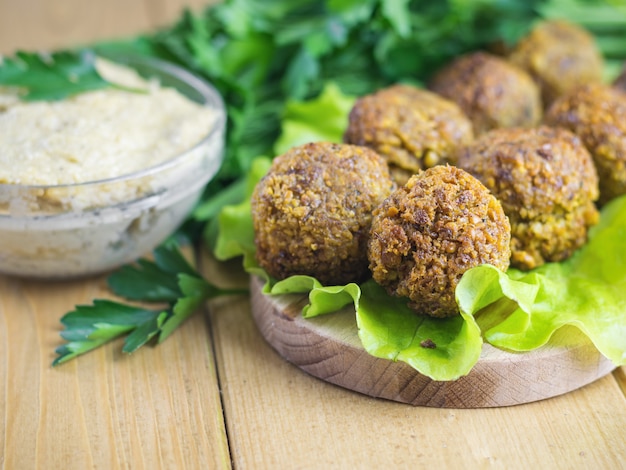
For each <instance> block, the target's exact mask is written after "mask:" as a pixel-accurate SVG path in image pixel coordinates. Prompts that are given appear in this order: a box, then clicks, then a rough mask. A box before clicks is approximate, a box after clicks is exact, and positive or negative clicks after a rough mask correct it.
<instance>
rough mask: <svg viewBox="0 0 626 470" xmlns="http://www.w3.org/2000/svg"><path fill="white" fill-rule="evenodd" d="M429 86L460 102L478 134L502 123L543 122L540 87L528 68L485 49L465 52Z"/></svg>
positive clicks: (521, 124)
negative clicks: (469, 52) (527, 70)
mask: <svg viewBox="0 0 626 470" xmlns="http://www.w3.org/2000/svg"><path fill="white" fill-rule="evenodd" d="M429 88H430V89H431V90H432V91H434V92H435V93H438V94H440V95H441V96H443V97H445V98H448V99H450V100H452V101H454V102H455V103H457V104H458V105H459V106H460V107H461V109H462V110H463V112H464V113H465V114H466V115H467V116H468V117H469V118H470V120H471V121H472V125H473V128H474V134H475V135H476V136H478V135H479V134H482V133H483V132H486V131H488V130H490V129H496V128H500V127H532V126H534V125H536V124H538V123H539V121H540V120H541V115H542V104H541V98H540V94H539V88H538V87H537V85H536V84H535V82H534V81H533V80H532V78H531V77H530V75H528V74H527V73H526V72H525V71H524V70H522V69H520V68H519V67H517V66H515V65H513V64H511V63H509V62H507V61H505V60H504V59H501V58H500V57H497V56H494V55H492V54H488V53H485V52H475V53H471V54H467V55H464V56H461V57H459V58H457V59H455V60H453V61H452V62H451V63H450V64H448V65H447V66H446V67H444V68H443V69H442V70H440V71H439V72H438V73H437V74H435V76H434V78H433V80H432V81H431V82H430V85H429Z"/></svg>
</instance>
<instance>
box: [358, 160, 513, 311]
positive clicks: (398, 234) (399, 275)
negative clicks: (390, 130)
mask: <svg viewBox="0 0 626 470" xmlns="http://www.w3.org/2000/svg"><path fill="white" fill-rule="evenodd" d="M510 236H511V228H510V225H509V221H508V219H507V217H506V216H505V214H504V211H503V210H502V207H501V205H500V203H499V202H498V201H497V200H496V198H495V197H494V196H493V195H492V194H490V193H489V191H488V190H487V188H485V186H484V185H483V184H482V183H480V182H479V181H478V180H477V179H476V178H474V177H473V176H471V175H470V174H469V173H467V172H465V171H464V170H461V169H460V168H457V167H454V166H448V165H445V166H444V165H440V166H436V167H433V168H430V169H427V170H425V171H422V172H420V173H418V174H416V175H414V176H412V177H411V178H410V179H409V181H408V182H407V183H406V185H404V186H402V187H400V188H398V189H397V190H396V191H394V192H393V193H392V194H391V195H390V196H389V197H388V198H387V199H385V201H384V202H383V203H382V205H381V206H379V207H378V208H377V209H376V210H375V211H374V217H373V220H372V228H371V236H370V241H369V244H368V257H369V261H370V270H371V271H372V275H373V278H374V280H375V281H376V282H377V283H378V284H380V285H381V286H383V287H384V288H385V289H386V290H387V292H388V293H389V294H390V295H396V296H401V297H408V298H409V299H410V302H409V306H410V307H411V308H412V309H414V310H415V311H417V312H419V313H423V314H427V315H431V316H434V317H448V316H454V315H458V313H459V310H458V306H457V304H456V301H455V294H454V291H455V289H456V286H457V284H458V283H459V281H460V279H461V277H462V275H463V273H465V271H467V270H468V269H470V268H472V267H474V266H478V265H481V264H492V265H494V266H496V267H498V268H499V269H501V270H503V271H505V270H506V269H507V268H508V266H509V257H510V254H511V252H510Z"/></svg>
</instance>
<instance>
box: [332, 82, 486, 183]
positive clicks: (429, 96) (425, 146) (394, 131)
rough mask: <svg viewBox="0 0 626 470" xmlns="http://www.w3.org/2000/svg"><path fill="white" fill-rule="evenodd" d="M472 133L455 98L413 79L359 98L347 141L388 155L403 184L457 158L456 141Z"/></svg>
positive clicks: (463, 140)
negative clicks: (420, 85)
mask: <svg viewBox="0 0 626 470" xmlns="http://www.w3.org/2000/svg"><path fill="white" fill-rule="evenodd" d="M473 138H474V135H473V132H472V123H471V122H470V120H469V119H468V118H467V117H466V116H465V115H464V114H463V112H462V111H461V109H460V108H459V107H458V106H457V105H456V104H455V103H453V102H452V101H450V100H447V99H445V98H442V97H441V96H438V95H436V94H435V93H432V92H430V91H428V90H422V89H419V88H416V87H414V86H410V85H393V86H391V87H388V88H385V89H382V90H379V91H377V92H376V93H373V94H370V95H366V96H363V97H361V98H359V99H358V100H357V101H356V103H355V104H354V106H353V107H352V110H351V111H350V116H349V119H348V127H347V129H346V132H345V134H344V142H347V143H350V144H355V145H364V146H367V147H370V148H372V149H374V150H376V151H377V152H378V153H379V154H380V155H382V156H383V157H384V158H386V159H387V163H388V164H389V167H390V171H391V175H392V177H393V178H394V180H395V181H396V182H397V183H398V184H404V183H406V181H407V180H408V179H409V178H410V177H411V175H413V174H415V173H417V172H418V171H419V170H423V169H426V168H430V167H432V166H435V165H439V164H444V163H454V161H455V151H456V149H457V147H458V146H459V145H462V144H465V143H469V142H471V141H472V140H473Z"/></svg>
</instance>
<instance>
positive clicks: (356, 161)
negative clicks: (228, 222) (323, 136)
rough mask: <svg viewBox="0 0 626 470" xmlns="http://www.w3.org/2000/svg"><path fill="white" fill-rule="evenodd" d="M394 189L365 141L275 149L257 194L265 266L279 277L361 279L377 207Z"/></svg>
mask: <svg viewBox="0 0 626 470" xmlns="http://www.w3.org/2000/svg"><path fill="white" fill-rule="evenodd" d="M393 189H394V183H393V181H392V180H391V177H390V175H389V170H388V168H387V164H386V162H385V160H384V159H383V158H382V157H381V156H379V155H378V154H376V152H374V151H373V150H371V149H368V148H366V147H357V146H354V145H347V144H345V145H342V144H331V143H326V142H318V143H309V144H305V145H302V146H299V147H294V148H292V149H290V150H289V151H288V152H286V153H285V154H283V155H281V156H278V157H276V158H275V159H274V161H273V163H272V166H271V168H270V170H269V172H268V173H267V175H266V176H265V177H264V178H262V179H261V181H260V182H259V183H258V184H257V186H256V188H255V190H254V192H253V195H252V200H251V209H252V219H253V224H254V232H255V244H256V257H257V260H258V262H259V264H260V266H261V267H262V268H263V269H265V271H266V272H268V273H269V274H270V275H272V276H274V277H275V278H277V279H285V278H286V277H289V276H292V275H296V274H305V275H309V276H313V277H315V278H316V279H317V280H318V281H320V282H321V283H322V284H325V285H331V284H346V283H348V282H353V281H359V280H361V279H362V278H363V277H364V276H365V275H366V274H367V272H368V271H367V264H368V261H367V238H368V236H369V229H370V225H371V219H372V211H373V210H374V208H375V207H376V206H378V205H379V204H380V203H381V202H382V201H383V200H384V199H385V198H386V197H387V196H388V195H389V194H390V193H391V191H392V190H393Z"/></svg>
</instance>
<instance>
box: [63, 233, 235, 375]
mask: <svg viewBox="0 0 626 470" xmlns="http://www.w3.org/2000/svg"><path fill="white" fill-rule="evenodd" d="M153 254H154V261H149V260H146V259H140V260H138V261H137V263H136V264H134V265H127V266H124V267H123V268H122V269H120V270H119V271H117V272H115V273H113V274H112V275H111V276H109V278H108V283H109V286H110V287H111V289H112V290H113V292H114V293H116V294H117V295H120V296H122V297H125V298H127V299H129V300H136V301H141V302H146V303H157V304H158V308H156V309H146V308H143V307H136V306H133V305H125V304H122V303H119V302H114V301H111V300H94V302H93V305H88V306H78V307H76V309H75V310H74V311H72V312H69V313H67V314H66V315H65V316H63V318H62V319H61V323H62V324H63V325H64V326H65V330H63V331H62V332H61V337H62V338H63V339H65V340H67V341H69V343H67V344H65V345H62V346H60V347H59V348H57V350H56V352H57V354H58V355H59V356H58V357H57V358H56V359H55V360H54V362H53V365H57V364H61V363H63V362H65V361H68V360H69V359H72V358H74V357H76V356H78V355H80V354H84V353H86V352H88V351H91V350H93V349H95V348H97V347H99V346H102V345H103V344H105V343H107V342H109V341H111V340H113V339H115V338H118V337H120V336H123V335H125V334H127V335H128V336H127V337H126V339H125V342H124V347H123V349H122V351H124V352H125V353H132V352H134V351H136V350H137V349H139V348H140V347H141V346H143V345H144V344H146V343H148V342H150V340H152V339H153V338H155V337H158V341H159V343H160V342H162V341H164V340H165V339H166V338H167V337H168V336H170V335H171V334H172V332H174V331H175V330H176V328H178V327H179V326H180V325H181V324H182V323H183V322H184V321H185V320H186V319H187V318H189V317H190V316H191V315H193V314H194V313H195V312H196V311H198V309H199V308H200V307H201V306H202V304H203V303H204V302H205V301H206V300H208V299H211V298H214V297H217V296H220V295H237V294H241V293H244V292H246V291H245V290H242V289H220V288H218V287H216V286H214V285H212V284H210V283H209V282H207V281H206V280H205V279H204V278H203V277H202V276H201V275H200V274H199V273H198V272H197V271H196V270H195V269H193V267H191V265H190V264H189V263H188V262H187V260H186V259H185V257H184V256H183V255H182V253H181V252H180V251H179V250H178V248H177V247H176V246H175V245H174V244H166V245H162V246H160V247H158V248H156V249H155V250H154V253H153ZM162 304H165V305H162Z"/></svg>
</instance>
